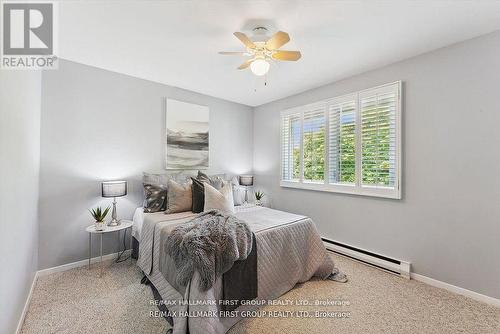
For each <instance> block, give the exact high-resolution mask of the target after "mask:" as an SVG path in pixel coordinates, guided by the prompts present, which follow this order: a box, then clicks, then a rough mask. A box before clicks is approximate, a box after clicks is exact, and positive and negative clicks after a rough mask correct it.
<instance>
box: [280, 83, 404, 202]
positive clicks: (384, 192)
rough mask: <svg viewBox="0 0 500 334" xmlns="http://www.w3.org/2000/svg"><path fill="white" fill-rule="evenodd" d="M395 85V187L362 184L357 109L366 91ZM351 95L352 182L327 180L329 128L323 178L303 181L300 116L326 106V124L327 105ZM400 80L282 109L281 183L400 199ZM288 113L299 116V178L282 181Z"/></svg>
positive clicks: (290, 185) (401, 84) (302, 187)
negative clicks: (353, 115)
mask: <svg viewBox="0 0 500 334" xmlns="http://www.w3.org/2000/svg"><path fill="white" fill-rule="evenodd" d="M392 86H396V87H397V101H396V114H395V122H396V142H395V144H396V150H395V152H396V159H395V164H396V168H395V170H396V177H395V181H394V187H380V186H366V185H365V186H363V185H362V184H361V157H362V152H361V132H362V131H361V111H360V105H361V104H360V97H361V96H362V95H363V94H365V93H367V92H371V93H374V92H377V91H385V90H386V89H388V88H389V87H392ZM353 97H354V100H355V103H356V108H355V113H356V144H355V145H356V160H355V161H356V167H355V168H356V182H355V183H354V184H341V183H337V184H331V183H329V162H330V161H329V160H330V159H329V156H328V152H329V145H330V143H329V136H330V131H325V152H324V154H325V173H324V175H325V179H324V181H323V183H317V182H304V180H303V175H304V159H303V117H304V112H306V111H308V110H310V109H311V108H314V107H318V106H324V107H325V124H326V126H329V106H330V105H331V104H333V103H342V102H344V101H349V99H350V100H351V101H352V99H353ZM402 100H403V83H402V81H396V82H391V83H387V84H384V85H380V86H376V87H373V88H368V89H364V90H361V91H357V92H354V93H350V94H344V95H341V96H337V97H333V98H329V99H324V100H321V101H318V102H315V103H309V104H307V105H303V106H297V107H293V108H289V109H286V110H283V111H282V112H281V114H280V186H281V187H285V188H294V189H305V190H316V191H324V192H333V193H340V194H351V195H361V196H371V197H383V198H390V199H401V188H402V186H401V180H402V175H403V170H402V164H401V161H402V147H401V146H402V136H403V135H402V113H403V110H402V109H403V104H402ZM291 114H299V115H300V118H301V130H300V131H301V140H300V152H301V154H300V156H301V159H300V179H299V180H298V181H293V180H283V158H284V154H283V153H284V152H283V149H282V147H283V126H282V124H283V123H282V120H283V117H284V116H287V115H291Z"/></svg>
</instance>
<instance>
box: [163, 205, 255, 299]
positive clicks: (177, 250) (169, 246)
mask: <svg viewBox="0 0 500 334" xmlns="http://www.w3.org/2000/svg"><path fill="white" fill-rule="evenodd" d="M251 250H252V232H251V231H250V228H249V227H248V225H247V223H245V222H244V221H242V220H239V219H238V218H236V217H234V216H231V215H225V214H223V213H222V212H220V211H218V210H211V211H207V212H204V213H201V214H200V215H198V216H197V217H196V218H194V219H193V220H191V221H190V222H188V223H185V224H182V225H179V226H177V227H176V228H175V229H174V230H173V231H172V232H171V233H170V235H169V236H168V238H167V240H166V244H165V251H166V252H167V254H168V255H169V256H170V257H171V258H172V259H173V261H174V263H175V266H176V267H177V270H178V275H177V277H176V282H177V284H179V285H181V286H187V284H188V283H189V281H190V280H191V278H192V277H193V274H194V273H195V271H198V273H199V274H200V278H201V280H200V286H199V288H200V290H201V291H207V290H208V289H210V288H211V287H212V285H213V284H214V283H215V280H216V279H217V278H218V277H220V276H221V275H222V274H224V273H225V272H226V271H228V270H229V269H231V267H232V266H233V263H234V262H235V261H238V260H245V259H246V258H247V256H248V254H250V251H251Z"/></svg>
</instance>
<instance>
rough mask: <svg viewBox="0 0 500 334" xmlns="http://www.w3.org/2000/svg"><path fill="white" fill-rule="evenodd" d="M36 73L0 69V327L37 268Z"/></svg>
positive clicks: (11, 319) (9, 323) (12, 324)
mask: <svg viewBox="0 0 500 334" xmlns="http://www.w3.org/2000/svg"><path fill="white" fill-rule="evenodd" d="M40 95H41V73H40V72H34V71H6V70H2V71H0V159H1V163H0V235H1V242H0V254H2V256H0V268H2V269H1V275H0V310H1V311H0V333H14V332H15V330H16V327H17V323H18V321H19V319H20V316H21V312H22V310H23V307H24V303H25V302H26V298H27V297H28V293H29V290H30V286H31V283H32V282H33V278H34V275H35V271H36V270H37V253H38V224H37V215H38V209H37V208H38V182H39V178H38V177H39V164H40V99H41V96H40Z"/></svg>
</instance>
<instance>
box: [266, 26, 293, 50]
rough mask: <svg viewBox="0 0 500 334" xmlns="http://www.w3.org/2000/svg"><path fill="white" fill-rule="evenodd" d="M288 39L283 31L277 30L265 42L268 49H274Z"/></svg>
mask: <svg viewBox="0 0 500 334" xmlns="http://www.w3.org/2000/svg"><path fill="white" fill-rule="evenodd" d="M289 41H290V36H288V34H287V33H286V32H284V31H278V32H277V33H275V34H274V35H273V36H272V37H271V38H269V40H268V41H267V42H266V48H267V49H268V50H276V49H279V48H280V47H282V46H283V45H285V44H286V43H288V42H289Z"/></svg>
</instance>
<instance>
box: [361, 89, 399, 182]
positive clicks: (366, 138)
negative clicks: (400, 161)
mask: <svg viewBox="0 0 500 334" xmlns="http://www.w3.org/2000/svg"><path fill="white" fill-rule="evenodd" d="M398 88H399V85H388V86H384V87H379V88H375V89H371V90H366V91H363V92H362V93H360V96H359V101H360V113H361V150H362V155H361V185H363V186H370V187H382V188H383V187H388V188H395V187H396V186H397V184H396V183H397V182H396V181H397V167H398V166H397V133H396V132H397V119H396V118H397V108H398V98H399V90H398Z"/></svg>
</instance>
